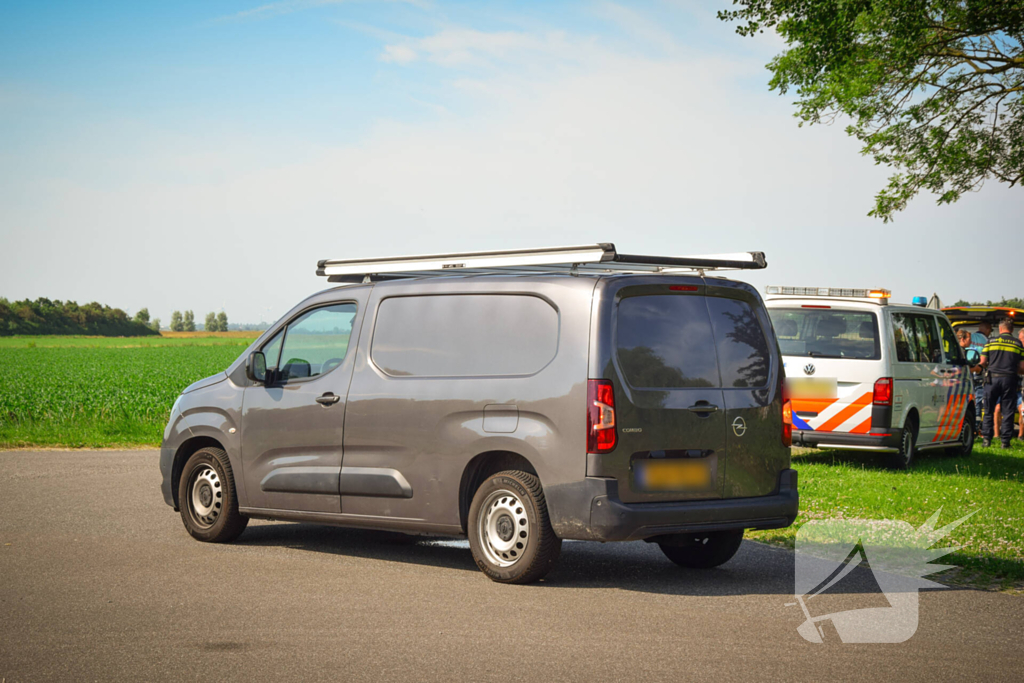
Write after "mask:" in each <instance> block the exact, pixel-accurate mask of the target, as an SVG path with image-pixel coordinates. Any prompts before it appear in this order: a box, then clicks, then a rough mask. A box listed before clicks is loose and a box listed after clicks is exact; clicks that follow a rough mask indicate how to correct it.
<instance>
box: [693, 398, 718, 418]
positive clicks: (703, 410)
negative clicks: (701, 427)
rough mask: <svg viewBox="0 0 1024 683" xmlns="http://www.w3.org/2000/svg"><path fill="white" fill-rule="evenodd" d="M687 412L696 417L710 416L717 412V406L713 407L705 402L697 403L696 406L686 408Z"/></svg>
mask: <svg viewBox="0 0 1024 683" xmlns="http://www.w3.org/2000/svg"><path fill="white" fill-rule="evenodd" d="M687 410H689V411H690V412H691V413H697V414H698V415H710V414H711V413H715V412H718V406H713V405H711V404H710V403H708V402H706V401H699V402H698V403H697V404H696V405H692V406H690V407H689V408H687Z"/></svg>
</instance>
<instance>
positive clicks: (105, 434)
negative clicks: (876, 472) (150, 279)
mask: <svg viewBox="0 0 1024 683" xmlns="http://www.w3.org/2000/svg"><path fill="white" fill-rule="evenodd" d="M255 336H256V333H247V334H246V335H237V334H232V333H227V334H226V335H225V334H218V335H217V336H213V335H209V336H203V337H198V336H195V337H182V338H167V337H143V338H109V337H6V338H0V374H2V376H3V378H4V380H3V383H2V384H0V446H7V447H10V446H26V445H52V446H58V445H60V446H74V447H80V446H120V445H133V444H147V445H159V443H160V438H161V436H162V434H163V428H164V425H165V424H166V422H167V416H168V413H169V412H170V409H171V405H172V404H173V403H174V399H175V398H176V397H177V396H178V394H179V393H181V390H182V389H184V388H185V387H186V386H188V385H189V384H191V383H192V382H195V381H196V380H198V379H202V378H203V377H207V376H209V375H212V374H214V373H216V372H219V371H222V370H224V369H226V368H227V367H228V366H229V365H230V364H231V363H232V361H234V360H235V358H237V357H238V356H239V355H240V354H241V353H242V351H244V350H245V348H246V347H247V346H248V345H249V343H250V342H251V341H252V339H254V338H255Z"/></svg>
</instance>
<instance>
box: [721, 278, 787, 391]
mask: <svg viewBox="0 0 1024 683" xmlns="http://www.w3.org/2000/svg"><path fill="white" fill-rule="evenodd" d="M707 301H708V310H709V311H710V312H711V324H712V326H713V327H714V330H715V339H716V340H717V341H718V367H719V369H720V370H721V372H722V386H723V387H735V388H741V387H749V388H754V387H763V386H765V385H766V384H768V370H769V369H770V367H771V353H770V352H769V351H768V340H767V339H765V336H764V330H762V329H761V323H760V322H758V320H757V315H755V313H754V309H752V308H751V307H750V304H748V303H746V302H745V301H739V300H737V299H725V298H721V297H708V300H707Z"/></svg>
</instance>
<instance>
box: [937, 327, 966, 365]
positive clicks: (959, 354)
mask: <svg viewBox="0 0 1024 683" xmlns="http://www.w3.org/2000/svg"><path fill="white" fill-rule="evenodd" d="M938 321H939V333H940V334H941V335H942V353H943V354H944V355H945V357H946V362H947V363H952V362H953V361H954V360H962V359H963V357H964V351H963V349H961V348H960V344H959V343H957V340H956V334H954V333H953V328H952V326H951V325H950V324H949V321H948V320H946V319H945V318H938Z"/></svg>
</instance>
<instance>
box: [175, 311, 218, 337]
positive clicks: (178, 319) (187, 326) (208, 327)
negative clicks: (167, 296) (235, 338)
mask: <svg viewBox="0 0 1024 683" xmlns="http://www.w3.org/2000/svg"><path fill="white" fill-rule="evenodd" d="M203 329H204V330H205V331H207V332H227V331H228V314H227V313H225V312H224V311H221V312H220V313H214V312H212V311H211V312H209V313H207V314H206V322H205V323H203ZM195 331H196V316H195V314H194V313H193V312H192V311H185V313H184V314H182V312H181V311H175V312H174V313H171V332H195Z"/></svg>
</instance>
